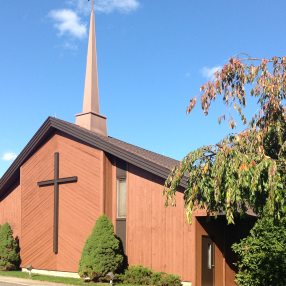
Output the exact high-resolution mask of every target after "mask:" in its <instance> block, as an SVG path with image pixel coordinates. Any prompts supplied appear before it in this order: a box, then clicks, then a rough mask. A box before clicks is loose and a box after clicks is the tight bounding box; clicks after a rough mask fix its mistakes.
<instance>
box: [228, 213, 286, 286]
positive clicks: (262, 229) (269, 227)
mask: <svg viewBox="0 0 286 286" xmlns="http://www.w3.org/2000/svg"><path fill="white" fill-rule="evenodd" d="M232 249H233V250H234V252H236V254H237V255H238V262H237V266H238V270H239V271H238V273H237V274H236V281H237V282H238V284H239V285H241V286H260V285H275V286H284V285H286V276H285V269H286V218H282V219H281V220H274V219H273V218H271V217H268V216H265V217H263V218H261V219H259V220H258V221H257V223H256V224H255V226H254V227H253V229H252V230H251V231H250V235H249V236H248V237H247V238H244V239H242V240H241V242H240V243H236V244H234V245H233V246H232Z"/></svg>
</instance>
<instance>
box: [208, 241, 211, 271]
mask: <svg viewBox="0 0 286 286" xmlns="http://www.w3.org/2000/svg"><path fill="white" fill-rule="evenodd" d="M208 269H212V245H211V244H208Z"/></svg>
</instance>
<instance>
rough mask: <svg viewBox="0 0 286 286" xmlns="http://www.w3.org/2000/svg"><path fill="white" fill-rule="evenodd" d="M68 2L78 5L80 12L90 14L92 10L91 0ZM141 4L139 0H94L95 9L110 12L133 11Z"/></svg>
mask: <svg viewBox="0 0 286 286" xmlns="http://www.w3.org/2000/svg"><path fill="white" fill-rule="evenodd" d="M67 3H69V4H72V5H76V7H77V8H76V9H77V11H78V12H79V13H84V14H88V13H90V12H91V1H89V3H87V1H86V0H68V1H67ZM139 6H140V3H139V1H138V0H94V11H98V12H103V13H110V12H113V11H116V10H117V11H119V12H131V11H133V10H136V9H137V8H138V7H139Z"/></svg>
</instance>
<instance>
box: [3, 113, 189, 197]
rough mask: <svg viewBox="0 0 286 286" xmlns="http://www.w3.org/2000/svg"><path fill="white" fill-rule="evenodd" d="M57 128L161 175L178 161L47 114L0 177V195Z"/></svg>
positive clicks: (167, 171) (184, 183)
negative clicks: (45, 118)
mask: <svg viewBox="0 0 286 286" xmlns="http://www.w3.org/2000/svg"><path fill="white" fill-rule="evenodd" d="M57 130H59V131H62V132H64V133H65V134H68V135H70V136H72V137H74V138H76V139H78V140H81V141H83V142H84V143H86V144H89V145H91V146H93V147H95V148H97V149H100V150H102V151H104V152H107V153H109V154H111V155H113V156H116V157H117V158H120V159H122V160H125V161H126V162H128V163H131V164H133V165H135V166H137V167H140V168H142V169H144V170H146V171H149V172H151V173H153V174H155V175H158V176H159V177H161V178H163V179H167V177H168V175H169V173H170V170H171V169H172V168H173V167H174V166H175V165H176V164H178V163H179V161H177V160H174V159H171V158H169V157H166V156H163V155H160V154H158V153H155V152H151V151H148V150H146V149H143V148H140V147H138V146H135V145H132V144H129V143H126V142H123V141H120V140H118V139H115V138H112V137H106V136H103V135H100V134H98V133H95V132H92V131H90V130H87V129H85V128H83V127H80V126H78V125H75V124H72V123H69V122H66V121H64V120H61V119H58V118H54V117H48V119H47V120H46V121H45V122H44V123H43V125H42V126H41V127H40V129H39V130H38V131H37V132H36V134H35V135H34V136H33V137H32V139H31V140H30V141H29V143H28V144H27V145H26V147H25V148H24V149H23V150H22V152H21V153H20V155H19V156H18V157H17V158H16V159H15V161H14V162H13V163H12V165H11V166H10V167H9V169H8V170H7V171H6V172H5V174H4V175H3V176H2V178H1V179H0V197H1V196H2V195H3V194H4V193H5V192H6V190H7V189H9V187H11V186H12V185H13V184H14V183H15V182H16V181H17V180H19V179H20V167H21V166H22V165H23V164H24V163H25V162H26V161H27V160H28V159H29V158H30V156H32V154H33V153H34V152H36V150H37V149H38V148H39V147H40V146H41V145H42V144H43V143H44V142H45V140H47V139H48V137H49V136H51V135H52V134H53V133H54V132H55V131H57ZM186 185H187V184H186V179H185V178H183V180H182V181H181V186H183V187H186Z"/></svg>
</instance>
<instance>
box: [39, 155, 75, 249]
mask: <svg viewBox="0 0 286 286" xmlns="http://www.w3.org/2000/svg"><path fill="white" fill-rule="evenodd" d="M54 169H55V178H54V179H53V180H50V181H43V182H38V186H39V187H46V186H52V185H54V253H55V254H57V253H58V234H59V184H67V183H74V182H77V177H68V178H62V179H60V178H59V153H55V165H54Z"/></svg>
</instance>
